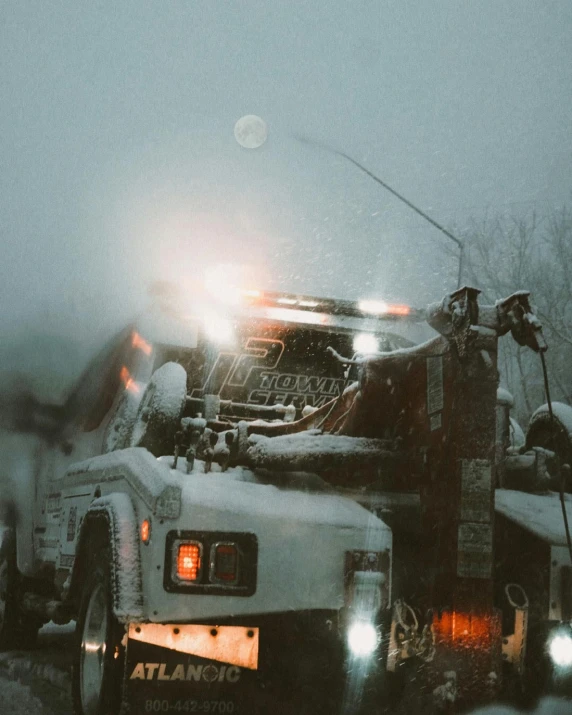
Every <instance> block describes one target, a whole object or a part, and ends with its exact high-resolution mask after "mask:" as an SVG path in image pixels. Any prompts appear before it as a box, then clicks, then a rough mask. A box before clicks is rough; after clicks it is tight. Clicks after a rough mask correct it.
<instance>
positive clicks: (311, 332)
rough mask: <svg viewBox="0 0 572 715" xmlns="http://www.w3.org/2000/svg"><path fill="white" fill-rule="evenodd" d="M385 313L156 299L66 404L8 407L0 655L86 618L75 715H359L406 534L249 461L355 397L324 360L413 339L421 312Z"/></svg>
mask: <svg viewBox="0 0 572 715" xmlns="http://www.w3.org/2000/svg"><path fill="white" fill-rule="evenodd" d="M385 312H386V314H385V315H384V316H379V315H378V314H377V313H376V312H375V310H374V311H373V312H372V310H371V306H370V307H368V306H367V305H365V306H364V305H362V306H359V305H358V304H357V303H350V302H343V301H326V300H316V299H312V298H308V297H301V296H295V295H291V294H284V293H266V294H264V295H263V294H261V293H259V292H257V291H248V292H246V293H245V294H243V295H242V296H241V300H240V303H239V304H238V305H234V306H228V305H227V304H226V302H225V301H223V302H222V303H221V302H217V301H216V300H215V299H209V300H208V301H206V303H201V304H195V305H193V306H191V307H190V308H189V312H188V313H185V312H181V311H180V310H178V311H176V310H174V308H173V306H172V305H170V304H167V303H166V302H165V301H164V300H163V302H161V300H159V301H158V302H157V303H156V305H155V306H154V308H153V309H151V310H150V311H149V312H147V313H146V314H145V315H143V316H140V317H139V318H138V319H137V320H136V321H135V322H134V323H133V324H131V325H129V326H128V327H127V328H126V329H125V330H123V331H122V332H121V333H120V334H119V335H117V336H116V337H115V338H114V339H113V340H112V341H111V342H110V343H109V344H108V345H107V347H106V348H105V349H104V350H103V351H102V352H101V353H100V354H99V355H98V356H97V357H96V358H95V359H94V360H93V362H92V363H91V365H90V366H89V367H88V369H87V370H86V371H85V373H84V374H83V376H82V377H81V378H80V380H79V382H78V383H77V385H76V387H75V388H74V389H73V390H72V391H71V393H70V395H69V397H68V398H67V400H66V401H65V403H64V404H62V405H44V404H39V403H37V402H36V401H34V400H33V399H30V398H29V397H27V398H26V399H23V400H21V402H20V403H17V404H15V405H14V404H12V410H13V412H14V420H13V422H14V425H13V429H14V433H13V434H12V435H11V439H12V444H13V445H20V447H18V449H20V450H21V451H20V452H18V449H17V450H16V451H17V452H18V453H17V454H16V459H15V460H13V461H12V462H10V460H9V459H8V455H7V454H6V455H5V457H6V458H5V465H8V464H10V463H12V464H14V465H18V466H17V469H16V468H14V471H13V474H12V475H11V476H12V478H13V482H14V483H13V485H12V487H13V488H12V489H11V490H9V489H7V488H6V485H5V487H4V489H3V495H2V497H3V508H2V512H1V513H2V514H3V521H4V524H5V528H4V529H3V530H2V541H1V551H0V646H1V647H3V648H11V647H15V646H17V647H22V646H23V645H24V644H26V643H29V644H31V643H33V641H34V638H35V636H36V634H37V631H38V628H39V627H40V626H41V625H42V624H43V623H45V622H46V621H48V620H52V621H54V622H56V623H66V622H69V621H70V620H71V619H74V620H76V623H77V627H76V631H77V632H76V640H75V646H74V653H73V677H72V691H73V693H72V694H73V701H74V709H75V712H76V713H78V715H103V714H105V715H108V714H109V713H118V712H122V713H143V712H212V713H249V714H250V713H257V712H259V713H266V712H269V711H270V710H273V711H275V712H281V711H283V712H285V713H289V712H307V713H317V712H324V713H326V712H327V713H331V712H335V711H336V710H337V709H339V707H340V703H342V702H343V700H344V697H345V698H346V699H348V698H349V702H350V703H351V708H352V709H356V711H358V710H359V703H360V701H361V696H360V692H361V691H362V690H363V688H364V687H365V683H366V681H367V682H369V683H373V684H372V685H371V688H374V687H376V686H375V685H374V683H375V682H376V681H377V679H376V678H375V677H374V672H375V671H376V670H379V667H378V666H379V661H380V658H378V657H377V654H379V653H381V650H382V648H383V644H382V640H381V638H380V637H379V633H380V629H381V619H382V617H383V615H384V614H386V613H387V612H388V608H389V603H390V592H391V556H392V536H391V531H390V529H389V527H388V526H387V525H386V524H384V522H383V521H382V520H381V519H379V518H378V517H376V516H375V515H374V514H373V513H372V512H371V511H369V510H368V509H366V508H365V507H362V506H361V505H359V504H357V503H356V502H355V500H353V499H350V498H347V497H346V496H344V495H342V494H340V493H339V492H338V491H337V490H336V489H334V488H333V487H331V486H330V485H329V484H328V483H327V482H325V481H324V480H323V479H321V478H320V477H319V475H317V474H313V473H309V472H308V470H306V469H303V468H302V467H300V468H299V469H296V470H295V471H292V465H293V462H288V463H286V464H284V465H283V467H282V468H278V469H276V468H274V467H269V468H266V467H264V466H263V465H260V466H259V467H258V466H256V464H255V463H254V462H252V463H251V462H250V458H247V457H246V453H247V452H248V451H249V450H250V448H251V446H252V445H251V444H250V440H251V437H250V434H249V431H250V429H251V428H252V427H253V426H257V428H258V429H262V430H263V429H264V427H265V426H266V427H275V426H276V425H282V426H284V427H285V428H286V429H288V428H289V426H290V425H299V421H300V420H301V421H302V422H303V421H304V420H309V419H311V415H312V414H315V413H319V411H320V410H323V408H324V405H326V404H328V403H330V402H331V400H332V399H334V400H337V399H338V397H339V396H340V395H342V394H343V392H344V390H345V388H346V386H347V385H348V384H349V382H350V377H349V375H347V374H346V373H347V370H346V369H345V368H344V367H343V366H342V365H341V364H340V363H339V361H338V360H337V359H336V358H335V357H334V355H333V354H332V353H331V352H328V350H327V348H328V347H331V348H332V349H334V350H335V351H339V352H341V353H344V354H345V353H348V352H350V353H351V354H352V355H353V354H354V353H356V351H359V350H362V349H363V345H364V344H365V345H366V346H369V348H368V349H370V350H371V349H379V348H383V349H390V350H391V349H394V348H396V347H403V346H404V345H410V344H413V342H414V340H415V339H418V337H419V336H418V333H419V325H418V323H417V322H416V316H415V315H414V313H413V311H410V309H409V308H406V307H404V306H387V310H386V311H385ZM393 328H395V330H393ZM408 335H409V337H407V336H408ZM360 346H361V347H360ZM4 424H6V420H4ZM16 432H17V433H18V435H16V434H15V433H16ZM19 435H23V437H22V439H25V441H24V442H18V439H19ZM350 441H352V440H350ZM8 442H9V440H8ZM24 444H25V446H26V451H25V452H24V449H23V446H22V445H24ZM4 445H5V449H6V445H7V441H4ZM360 448H361V449H362V451H364V453H365V452H368V450H369V454H370V458H371V456H372V455H373V453H374V451H375V444H370V442H369V441H368V440H365V441H364V442H363V444H362V445H361V447H360ZM10 495H11V496H10ZM366 665H367V667H366ZM348 673H349V675H348ZM368 687H370V686H368ZM348 707H350V706H349V705H348ZM281 709H282V710H281Z"/></svg>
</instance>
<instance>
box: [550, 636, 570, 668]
mask: <svg viewBox="0 0 572 715" xmlns="http://www.w3.org/2000/svg"><path fill="white" fill-rule="evenodd" d="M548 652H549V653H550V657H551V659H552V662H553V663H554V665H557V666H558V667H559V668H569V667H570V666H571V665H572V636H570V635H568V634H564V633H559V634H558V635H555V636H553V637H552V638H551V639H550V641H549V643H548Z"/></svg>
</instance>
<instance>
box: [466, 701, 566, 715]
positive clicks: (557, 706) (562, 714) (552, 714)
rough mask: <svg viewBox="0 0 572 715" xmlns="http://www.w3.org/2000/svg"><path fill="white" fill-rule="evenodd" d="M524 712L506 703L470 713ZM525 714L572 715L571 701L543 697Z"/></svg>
mask: <svg viewBox="0 0 572 715" xmlns="http://www.w3.org/2000/svg"><path fill="white" fill-rule="evenodd" d="M524 712H525V711H523V710H515V709H514V708H511V707H508V706H507V705H495V706H493V707H488V708H479V709H478V710H474V711H473V713H472V715H518V714H519V713H524ZM526 715H572V701H570V700H563V699H561V698H543V699H542V700H541V701H540V702H539V703H538V705H537V707H536V708H535V709H534V710H527V711H526Z"/></svg>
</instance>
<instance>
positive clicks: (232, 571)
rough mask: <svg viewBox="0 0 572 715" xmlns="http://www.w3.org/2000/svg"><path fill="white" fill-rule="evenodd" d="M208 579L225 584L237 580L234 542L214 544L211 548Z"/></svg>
mask: <svg viewBox="0 0 572 715" xmlns="http://www.w3.org/2000/svg"><path fill="white" fill-rule="evenodd" d="M210 580H211V581H215V582H218V583H227V584H233V583H237V582H238V548H237V546H236V544H232V543H219V544H214V546H213V547H212V549H211V570H210Z"/></svg>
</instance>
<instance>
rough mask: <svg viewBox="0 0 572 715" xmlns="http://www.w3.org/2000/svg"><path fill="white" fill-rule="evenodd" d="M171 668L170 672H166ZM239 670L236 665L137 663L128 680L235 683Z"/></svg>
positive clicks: (238, 677)
mask: <svg viewBox="0 0 572 715" xmlns="http://www.w3.org/2000/svg"><path fill="white" fill-rule="evenodd" d="M167 667H169V670H170V669H171V668H173V670H172V672H168V671H167ZM240 675H241V670H240V668H238V667H237V666H236V665H231V666H230V667H227V666H226V665H221V666H217V665H212V664H211V663H209V664H208V665H202V664H201V665H193V664H191V665H188V666H185V664H184V663H178V664H177V665H175V666H174V667H173V666H172V665H169V666H168V665H167V663H137V665H136V666H135V668H133V672H132V673H131V675H130V676H129V680H163V681H166V680H170V681H172V680H188V681H194V682H196V683H198V682H200V681H201V680H202V681H204V682H205V683H214V682H218V683H225V682H226V683H237V682H238V681H239V680H240Z"/></svg>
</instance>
